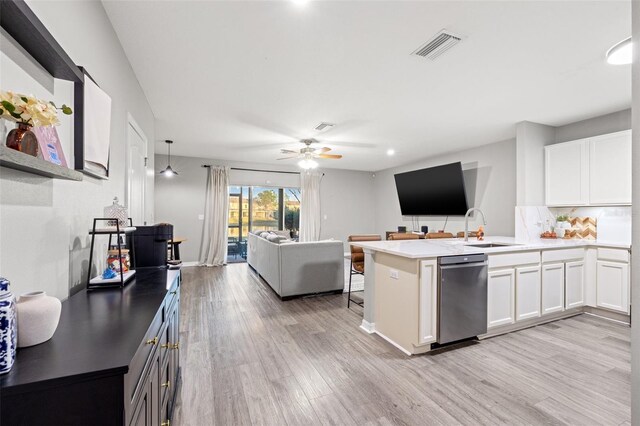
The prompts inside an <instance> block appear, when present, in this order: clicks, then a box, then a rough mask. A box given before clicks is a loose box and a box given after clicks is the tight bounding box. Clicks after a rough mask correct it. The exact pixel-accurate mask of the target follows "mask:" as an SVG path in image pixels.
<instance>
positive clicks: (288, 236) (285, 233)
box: [271, 230, 291, 240]
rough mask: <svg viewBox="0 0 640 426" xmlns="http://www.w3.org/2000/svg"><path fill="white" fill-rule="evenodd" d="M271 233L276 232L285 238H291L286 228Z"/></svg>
mask: <svg viewBox="0 0 640 426" xmlns="http://www.w3.org/2000/svg"><path fill="white" fill-rule="evenodd" d="M271 233H272V234H276V235H278V236H280V237H283V238H284V239H286V240H290V239H291V233H290V232H289V231H287V230H284V231H271Z"/></svg>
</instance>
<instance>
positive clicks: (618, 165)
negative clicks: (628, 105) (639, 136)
mask: <svg viewBox="0 0 640 426" xmlns="http://www.w3.org/2000/svg"><path fill="white" fill-rule="evenodd" d="M589 204H592V205H607V204H614V205H621V204H631V131H626V132H619V133H613V134H610V135H604V136H600V137H597V138H593V139H591V140H590V141H589Z"/></svg>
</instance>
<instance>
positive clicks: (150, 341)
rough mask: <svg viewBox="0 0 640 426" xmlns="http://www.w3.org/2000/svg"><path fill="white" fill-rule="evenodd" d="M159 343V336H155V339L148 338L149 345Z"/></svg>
mask: <svg viewBox="0 0 640 426" xmlns="http://www.w3.org/2000/svg"><path fill="white" fill-rule="evenodd" d="M157 344H158V336H156V337H154V338H153V339H149V340H147V345H157Z"/></svg>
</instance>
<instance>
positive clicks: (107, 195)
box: [0, 1, 154, 299]
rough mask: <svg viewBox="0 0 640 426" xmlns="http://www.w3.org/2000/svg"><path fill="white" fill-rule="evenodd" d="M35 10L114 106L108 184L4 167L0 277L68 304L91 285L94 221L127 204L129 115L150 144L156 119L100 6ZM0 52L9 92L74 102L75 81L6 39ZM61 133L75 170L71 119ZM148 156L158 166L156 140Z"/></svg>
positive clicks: (42, 5) (43, 5) (60, 4)
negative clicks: (51, 72) (59, 76)
mask: <svg viewBox="0 0 640 426" xmlns="http://www.w3.org/2000/svg"><path fill="white" fill-rule="evenodd" d="M28 5H29V6H30V7H31V8H32V9H33V11H34V12H35V14H36V15H37V16H38V17H39V18H40V20H41V21H42V22H43V23H44V25H45V26H46V27H47V29H48V30H49V31H50V32H51V33H52V34H53V36H54V37H55V38H56V40H57V41H58V43H60V45H61V46H62V47H63V49H65V51H66V52H67V53H68V54H69V56H70V57H71V59H72V60H74V62H75V63H76V64H78V65H82V66H84V67H86V69H87V70H88V71H89V72H90V73H91V75H92V76H93V77H94V78H95V79H96V81H97V82H98V83H99V84H100V86H101V87H102V88H103V89H104V90H105V91H106V92H107V93H108V94H109V95H110V96H111V98H112V102H113V107H112V117H111V177H110V179H109V180H108V181H102V180H96V179H92V178H88V177H85V179H84V181H82V182H71V181H61V180H54V179H49V178H44V177H39V176H36V175H32V174H28V173H24V172H19V171H15V170H11V169H7V168H0V276H3V277H6V278H8V279H9V280H10V281H11V283H12V289H13V291H14V293H16V294H20V293H24V292H28V291H34V290H45V291H46V292H47V293H49V294H52V295H54V296H57V297H59V298H61V299H63V298H66V297H67V296H68V294H69V290H70V288H71V287H72V286H77V285H80V284H82V285H84V284H85V282H86V273H87V268H88V257H89V248H88V245H89V236H88V234H87V231H88V229H89V227H90V225H91V220H92V218H93V217H96V216H101V215H102V209H103V207H104V206H106V205H108V204H110V203H111V199H112V198H113V197H114V196H118V197H119V198H120V199H121V200H123V201H124V200H125V183H126V180H125V152H126V146H125V145H126V126H127V113H130V114H131V115H132V116H133V117H134V119H135V120H136V121H137V123H138V124H139V125H140V126H141V127H142V129H143V130H144V132H145V134H146V136H147V138H148V140H149V141H150V142H151V141H153V140H154V117H153V113H152V111H151V108H150V107H149V104H148V103H147V100H146V98H145V96H144V93H143V92H142V89H141V88H140V85H139V84H138V81H137V79H136V76H135V75H134V73H133V71H132V69H131V66H130V64H129V62H128V60H127V58H126V56H125V54H124V51H123V50H122V47H121V45H120V43H119V41H118V38H117V36H116V34H115V32H114V30H113V28H112V27H111V23H110V22H109V20H108V18H107V16H106V13H105V11H104V9H103V7H102V4H101V3H100V2H77V1H68V2H65V1H56V2H47V1H29V2H28ZM0 50H2V52H3V54H2V56H1V62H0V75H2V89H4V90H16V91H21V92H26V93H33V94H36V95H37V96H41V97H43V98H45V99H50V100H55V101H57V102H58V103H62V102H67V103H70V104H72V99H73V92H72V85H71V84H70V83H69V82H64V81H55V82H54V81H53V79H51V78H50V76H47V75H46V73H44V72H42V70H41V67H39V66H38V65H37V64H35V63H34V62H33V61H32V60H31V59H30V58H27V57H25V56H24V55H23V54H21V53H19V51H20V48H19V47H17V46H13V45H12V44H11V43H9V42H7V41H6V40H2V46H0ZM72 106H73V105H72ZM9 127H12V125H10V126H9ZM58 131H59V133H60V137H61V142H62V145H63V149H64V151H65V154H66V157H67V162H68V163H69V164H71V165H72V164H73V150H72V146H73V136H72V133H73V131H72V124H71V120H70V119H65V120H64V122H63V125H62V126H60V127H59V129H58ZM149 157H150V160H151V167H153V144H152V143H150V144H149ZM147 187H148V191H149V193H148V197H147V202H148V204H147V211H148V212H149V216H148V220H152V219H153V217H152V214H153V181H152V180H150V182H149V184H148V185H147ZM106 244H107V241H106V240H104V241H101V242H99V249H98V250H96V252H97V260H98V261H99V262H100V263H99V264H98V267H99V269H102V268H103V266H104V265H103V263H104V253H103V252H102V250H101V249H102V248H104V247H105V246H106ZM94 268H96V267H95V266H94ZM96 273H97V268H96ZM74 290H75V289H74Z"/></svg>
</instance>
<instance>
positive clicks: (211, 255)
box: [200, 166, 229, 266]
mask: <svg viewBox="0 0 640 426" xmlns="http://www.w3.org/2000/svg"><path fill="white" fill-rule="evenodd" d="M208 170H209V173H208V175H207V191H206V195H205V204H204V225H203V227H202V243H201V245H200V266H222V265H224V264H225V263H227V232H228V226H229V168H228V167H222V166H211V167H209V169H208Z"/></svg>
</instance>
